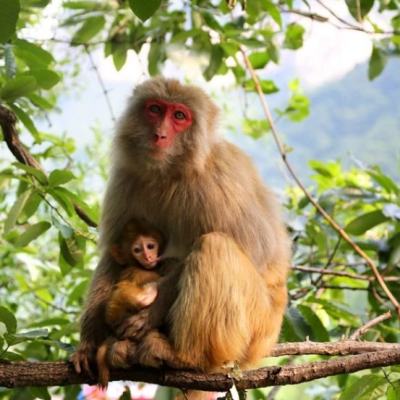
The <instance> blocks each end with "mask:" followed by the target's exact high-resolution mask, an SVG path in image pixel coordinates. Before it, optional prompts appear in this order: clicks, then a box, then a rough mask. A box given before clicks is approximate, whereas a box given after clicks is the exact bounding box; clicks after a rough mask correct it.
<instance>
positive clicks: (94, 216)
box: [56, 187, 99, 221]
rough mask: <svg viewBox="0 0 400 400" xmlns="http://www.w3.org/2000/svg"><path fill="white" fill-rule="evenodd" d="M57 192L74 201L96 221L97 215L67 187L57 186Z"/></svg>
mask: <svg viewBox="0 0 400 400" xmlns="http://www.w3.org/2000/svg"><path fill="white" fill-rule="evenodd" d="M56 190H57V193H59V192H61V193H63V194H64V195H65V196H67V197H68V198H69V199H70V200H71V201H73V202H74V203H76V204H77V205H78V206H79V207H80V208H82V210H83V211H84V212H85V213H86V214H87V215H88V216H89V217H90V218H91V219H92V220H93V221H98V219H99V215H98V214H97V213H96V212H95V211H94V210H93V209H92V208H90V207H89V206H88V205H87V204H86V203H85V202H84V201H83V200H82V199H81V198H80V197H78V196H77V195H76V194H75V193H72V192H71V191H69V190H68V189H66V188H64V187H58V188H57V189H56Z"/></svg>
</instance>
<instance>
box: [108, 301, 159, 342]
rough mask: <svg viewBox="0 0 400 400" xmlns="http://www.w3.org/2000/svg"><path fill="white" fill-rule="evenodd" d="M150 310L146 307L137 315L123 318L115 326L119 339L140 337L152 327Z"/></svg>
mask: <svg viewBox="0 0 400 400" xmlns="http://www.w3.org/2000/svg"><path fill="white" fill-rule="evenodd" d="M149 315H150V310H149V308H144V309H142V310H140V311H139V312H138V313H136V314H135V315H131V316H130V317H127V318H125V319H123V320H122V321H121V322H120V323H119V324H118V325H116V326H115V327H114V330H115V333H116V335H117V337H118V339H119V340H125V339H131V340H132V339H135V340H136V339H140V338H141V337H143V335H144V334H146V333H147V332H148V331H149V330H150V329H151V324H150V318H149Z"/></svg>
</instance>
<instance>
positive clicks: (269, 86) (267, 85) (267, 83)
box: [243, 79, 279, 94]
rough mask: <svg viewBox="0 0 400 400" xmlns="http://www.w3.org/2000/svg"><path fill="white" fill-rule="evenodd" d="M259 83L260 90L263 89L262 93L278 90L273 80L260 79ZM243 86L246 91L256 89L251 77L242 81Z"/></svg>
mask: <svg viewBox="0 0 400 400" xmlns="http://www.w3.org/2000/svg"><path fill="white" fill-rule="evenodd" d="M260 85H261V90H262V91H263V93H264V94H271V93H276V92H279V89H278V88H277V87H276V86H275V82H274V81H271V80H263V81H260ZM243 88H244V90H246V91H247V92H255V91H256V85H255V84H254V81H253V80H252V79H249V80H247V81H246V82H245V83H244V86H243Z"/></svg>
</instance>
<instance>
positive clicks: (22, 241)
mask: <svg viewBox="0 0 400 400" xmlns="http://www.w3.org/2000/svg"><path fill="white" fill-rule="evenodd" d="M50 227H51V224H50V223H49V222H47V221H41V222H38V223H37V224H35V225H31V226H30V227H29V228H28V229H27V230H26V231H25V232H24V233H23V234H22V235H21V236H20V237H19V238H18V239H17V240H16V241H15V246H17V247H25V246H27V245H28V244H29V243H30V242H32V240H35V239H36V238H38V237H39V236H40V235H42V234H43V233H44V232H46V231H47V230H48V229H49V228H50Z"/></svg>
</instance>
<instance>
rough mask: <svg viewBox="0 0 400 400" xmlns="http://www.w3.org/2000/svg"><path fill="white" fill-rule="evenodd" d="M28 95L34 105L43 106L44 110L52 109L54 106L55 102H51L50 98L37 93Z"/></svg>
mask: <svg viewBox="0 0 400 400" xmlns="http://www.w3.org/2000/svg"><path fill="white" fill-rule="evenodd" d="M26 97H27V98H28V99H29V100H30V101H31V103H32V104H33V105H35V106H36V107H39V108H41V109H42V110H51V109H53V107H54V106H53V104H51V103H50V102H49V101H48V100H46V99H45V98H43V97H41V96H39V95H37V94H36V93H31V94H28V95H27V96H26Z"/></svg>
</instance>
